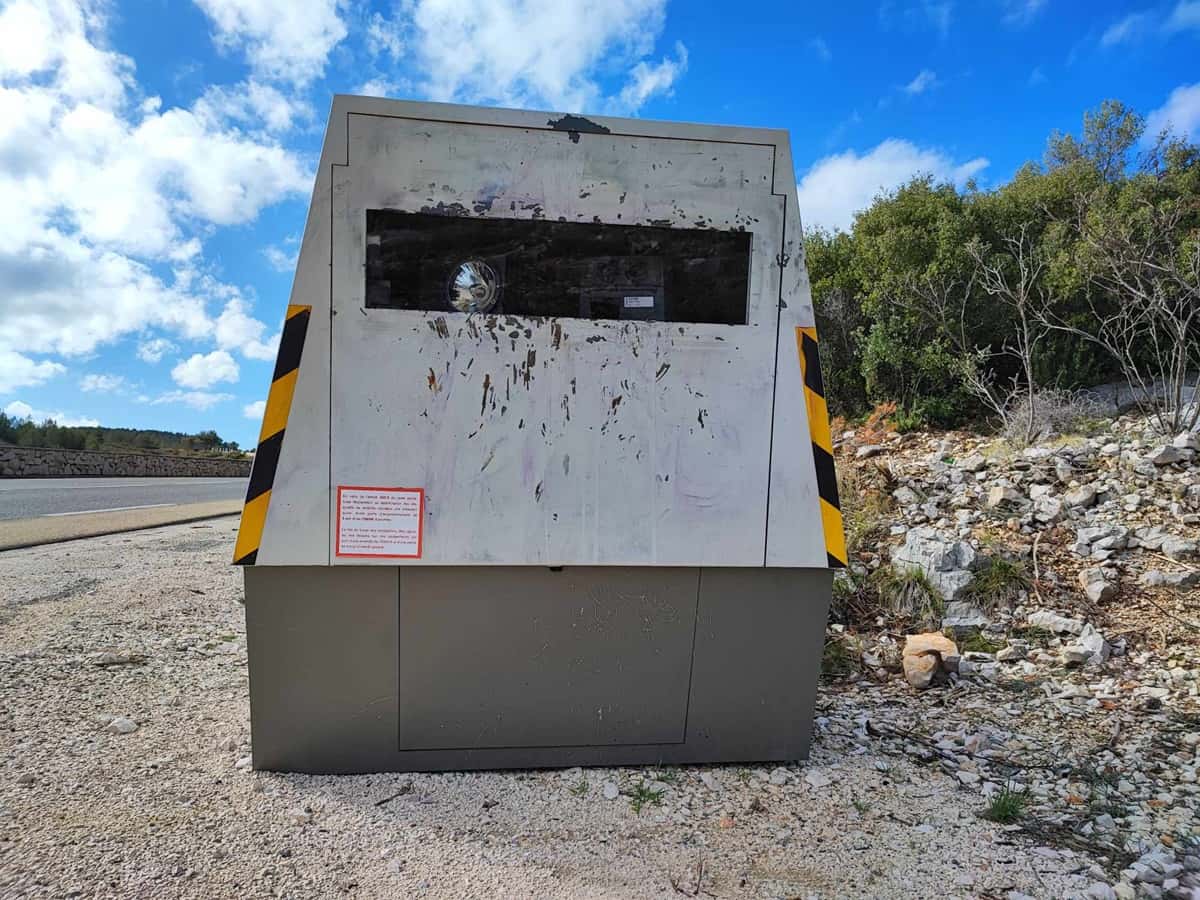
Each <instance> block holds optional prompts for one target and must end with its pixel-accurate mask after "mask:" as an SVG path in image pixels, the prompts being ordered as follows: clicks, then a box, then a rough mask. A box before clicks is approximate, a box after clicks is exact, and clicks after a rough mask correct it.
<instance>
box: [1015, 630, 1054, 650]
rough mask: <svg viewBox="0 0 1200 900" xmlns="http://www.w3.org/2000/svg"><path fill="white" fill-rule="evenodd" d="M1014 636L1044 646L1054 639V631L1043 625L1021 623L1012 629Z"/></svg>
mask: <svg viewBox="0 0 1200 900" xmlns="http://www.w3.org/2000/svg"><path fill="white" fill-rule="evenodd" d="M1012 636H1013V637H1015V638H1020V639H1021V640H1024V641H1029V643H1031V644H1038V645H1039V646H1042V647H1045V646H1046V645H1047V644H1049V643H1050V642H1051V641H1052V640H1054V632H1053V631H1051V630H1050V629H1049V628H1043V627H1042V626H1041V625H1019V626H1017V627H1016V628H1014V629H1013V630H1012Z"/></svg>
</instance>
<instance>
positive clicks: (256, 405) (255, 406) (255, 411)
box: [242, 400, 267, 421]
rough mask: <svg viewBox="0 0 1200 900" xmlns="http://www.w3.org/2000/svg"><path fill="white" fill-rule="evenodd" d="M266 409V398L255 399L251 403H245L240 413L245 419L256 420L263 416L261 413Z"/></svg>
mask: <svg viewBox="0 0 1200 900" xmlns="http://www.w3.org/2000/svg"><path fill="white" fill-rule="evenodd" d="M266 411H267V401H266V400H255V401H254V402H253V403H247V404H246V405H245V406H243V407H242V415H243V416H245V417H246V418H247V419H253V420H254V421H258V420H259V419H261V418H262V417H263V413H265V412H266Z"/></svg>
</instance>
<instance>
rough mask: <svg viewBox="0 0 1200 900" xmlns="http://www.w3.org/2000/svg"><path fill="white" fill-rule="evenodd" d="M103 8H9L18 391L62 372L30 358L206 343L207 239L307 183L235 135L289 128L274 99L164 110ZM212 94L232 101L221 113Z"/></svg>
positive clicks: (3, 147)
mask: <svg viewBox="0 0 1200 900" xmlns="http://www.w3.org/2000/svg"><path fill="white" fill-rule="evenodd" d="M105 8H106V6H105V5H101V4H93V3H91V2H88V0H14V2H10V3H9V4H8V5H7V6H5V7H4V8H3V11H2V12H0V197H3V198H4V204H3V205H4V210H5V212H4V215H3V216H0V284H2V285H4V289H5V296H4V302H3V304H2V305H0V372H3V371H4V370H8V371H9V372H10V374H11V372H13V371H15V372H17V374H18V375H19V376H20V377H21V378H22V379H24V380H23V381H22V382H21V383H25V384H28V383H33V382H32V381H31V380H30V379H34V380H37V379H41V380H44V379H45V378H47V377H50V376H51V375H52V374H55V373H56V372H58V371H60V370H61V369H60V368H55V367H56V366H59V367H60V366H61V364H60V363H57V362H49V361H44V362H41V363H33V362H32V361H31V360H30V359H29V354H61V355H66V356H70V355H79V354H86V353H91V352H93V351H94V350H95V349H96V348H97V347H98V346H100V345H102V344H106V343H111V342H113V341H115V340H118V339H119V338H121V337H123V336H125V335H129V334H135V333H139V332H141V333H146V332H149V333H150V334H153V333H154V332H155V331H159V332H163V331H165V332H167V333H168V334H172V335H179V336H181V337H184V338H187V339H203V338H206V337H211V336H212V335H213V334H214V332H215V330H216V323H215V322H214V320H213V319H212V318H211V317H210V315H209V313H208V311H207V307H208V304H210V303H212V302H214V301H216V302H221V303H224V302H225V301H227V299H228V297H229V294H230V289H229V288H228V287H227V286H225V285H222V284H220V283H219V282H218V281H216V280H215V279H213V278H211V277H210V276H207V275H206V274H205V270H204V264H203V259H202V249H203V247H202V244H201V237H202V236H204V235H206V234H207V233H208V232H209V231H211V229H212V227H213V226H222V225H232V224H239V223H245V222H249V221H251V220H253V219H254V218H255V217H256V216H257V215H258V212H259V211H260V210H261V209H262V208H263V207H265V206H267V205H269V204H271V203H274V202H276V201H278V200H280V199H282V198H284V197H287V196H290V195H293V194H296V193H301V192H304V191H306V190H307V189H308V187H309V184H310V179H309V175H308V173H307V171H306V167H305V166H304V165H303V164H302V163H301V162H300V160H299V158H298V157H297V156H296V155H295V154H293V153H292V152H290V151H288V150H286V149H284V148H283V146H282V145H281V144H279V143H278V142H277V141H276V140H275V139H274V138H267V137H264V136H263V135H262V134H261V133H258V132H255V133H254V134H251V133H250V132H248V131H247V130H244V129H243V128H241V127H239V126H238V125H237V120H239V117H242V118H244V117H247V116H250V115H251V114H253V115H257V116H259V117H260V118H261V119H263V120H264V121H265V123H266V124H265V126H264V128H263V129H262V131H263V132H265V131H266V130H269V129H270V128H276V127H282V126H283V125H284V123H285V121H288V122H290V121H291V120H292V119H294V118H295V116H296V115H297V113H295V112H294V111H293V112H288V113H287V114H286V115H284V114H281V113H278V112H274V113H273V112H272V111H271V104H272V103H277V102H278V100H279V97H280V96H281V95H278V92H274V93H272V91H273V89H267V88H262V87H261V86H255V85H254V84H253V83H248V84H246V85H243V86H241V87H239V88H236V89H229V91H227V92H226V94H224V95H222V94H219V90H220V89H214V91H210V93H209V94H208V95H206V97H203V98H201V99H200V100H199V101H197V103H196V104H195V105H194V106H193V107H191V108H183V107H171V108H165V109H164V108H163V104H162V101H161V100H160V99H159V98H157V97H144V95H143V94H142V93H141V91H140V89H139V88H138V86H137V84H136V83H135V82H134V80H133V63H132V61H131V60H129V59H128V58H126V57H124V56H122V55H120V54H118V53H115V52H112V51H110V50H107V49H105V48H104V41H105V27H106V22H105V20H104V17H103V15H102V14H101V11H102V10H103V9H105ZM219 96H221V97H225V96H227V97H228V98H235V99H236V98H240V99H238V102H237V103H233V102H231V103H230V105H229V107H228V108H227V109H224V110H223V111H221V110H218V109H217V106H216V98H217V97H219ZM243 124H244V123H243ZM154 340H155V341H158V340H162V341H166V340H167V338H166V337H165V336H164V337H155V339H154ZM142 350H144V351H145V352H146V354H148V355H144V356H143V357H142V358H143V359H147V360H153V359H156V358H161V356H162V353H163V352H164V350H162V349H161V348H158V349H155V344H154V341H150V340H146V341H145V342H144V343H143V346H142ZM139 352H141V351H139ZM251 352H253V351H251ZM22 358H23V359H24V360H25V362H21V359H22ZM22 372H23V373H24V374H21V373H22Z"/></svg>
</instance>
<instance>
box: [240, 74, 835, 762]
mask: <svg viewBox="0 0 1200 900" xmlns="http://www.w3.org/2000/svg"><path fill="white" fill-rule="evenodd" d="M795 199H796V185H795V180H794V175H793V171H792V161H791V154H790V150H789V146H788V138H787V135H786V133H785V132H782V131H769V130H760V129H747V128H725V127H713V126H706V125H682V124H673V123H664V122H648V121H643V120H638V119H603V118H594V119H593V118H584V117H581V116H574V115H559V114H547V113H535V112H518V111H512V110H497V109H478V108H472V107H465V106H447V105H441V104H428V103H409V102H399V101H392V100H379V99H368V98H362V97H343V96H339V97H337V98H335V99H334V102H333V109H332V113H331V116H330V120H329V126H328V130H327V131H326V135H325V144H324V149H323V150H322V154H321V161H320V167H319V170H318V173H317V179H316V186H315V188H314V190H313V196H312V204H311V206H310V209H309V214H308V223H307V225H306V227H305V230H304V238H303V242H302V244H301V248H300V256H299V260H298V263H297V267H296V276H295V281H294V284H293V288H292V297H291V303H290V304H289V306H288V308H287V313H286V317H285V320H284V327H283V333H282V336H281V340H280V347H279V356H278V360H277V362H276V366H275V372H274V377H273V380H272V384H271V387H270V391H269V394H268V398H267V405H266V411H265V413H264V417H263V425H262V433H261V437H260V441H259V445H258V449H257V453H256V456H255V461H254V469H253V473H252V475H251V478H250V487H249V491H248V495H247V499H246V505H245V509H244V511H243V515H242V522H241V528H240V530H239V533H238V538H237V546H236V550H235V558H234V561H235V562H236V563H238V564H240V565H243V566H245V569H244V573H245V585H246V629H247V639H248V644H249V657H250V701H251V704H250V705H251V724H252V733H253V746H254V752H253V761H254V766H255V768H258V769H273V770H288V771H301V772H328V773H339V772H372V771H389V770H391V771H395V770H439V769H474V768H501V767H539V766H571V765H593V764H594V765H616V764H621V765H624V764H644V763H699V762H722V761H750V760H758V761H768V760H794V759H798V758H802V757H804V756H805V755H806V754H807V752H808V746H809V740H810V735H811V729H812V712H813V699H814V694H815V691H816V685H817V677H818V672H819V669H820V661H821V650H822V643H823V636H824V630H825V621H826V616H827V613H828V607H829V600H830V590H831V584H832V572H831V568H833V567H836V566H839V565H843V564H844V563H845V556H846V551H845V544H844V540H843V537H842V524H841V515H840V513H839V512H838V501H837V490H836V482H835V479H834V471H833V457H832V454H831V444H830V436H829V423H828V415H827V413H826V410H825V401H824V398H823V394H824V392H823V389H822V386H821V376H820V367H819V363H818V359H817V343H816V332H815V330H814V327H813V326H814V323H813V310H812V301H811V298H810V294H809V286H808V278H807V275H806V272H805V268H804V254H803V247H802V243H801V233H800V218H799V216H798V214H797V211H796V203H795Z"/></svg>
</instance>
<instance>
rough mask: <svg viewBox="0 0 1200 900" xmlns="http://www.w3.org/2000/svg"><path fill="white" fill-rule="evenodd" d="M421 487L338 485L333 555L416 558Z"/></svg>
mask: <svg viewBox="0 0 1200 900" xmlns="http://www.w3.org/2000/svg"><path fill="white" fill-rule="evenodd" d="M424 520H425V491H424V489H423V488H403V487H362V486H359V485H342V484H339V485H338V489H337V535H336V537H335V539H334V555H335V556H341V557H359V558H364V557H367V558H385V559H420V558H421V532H422V526H423V523H424Z"/></svg>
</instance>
